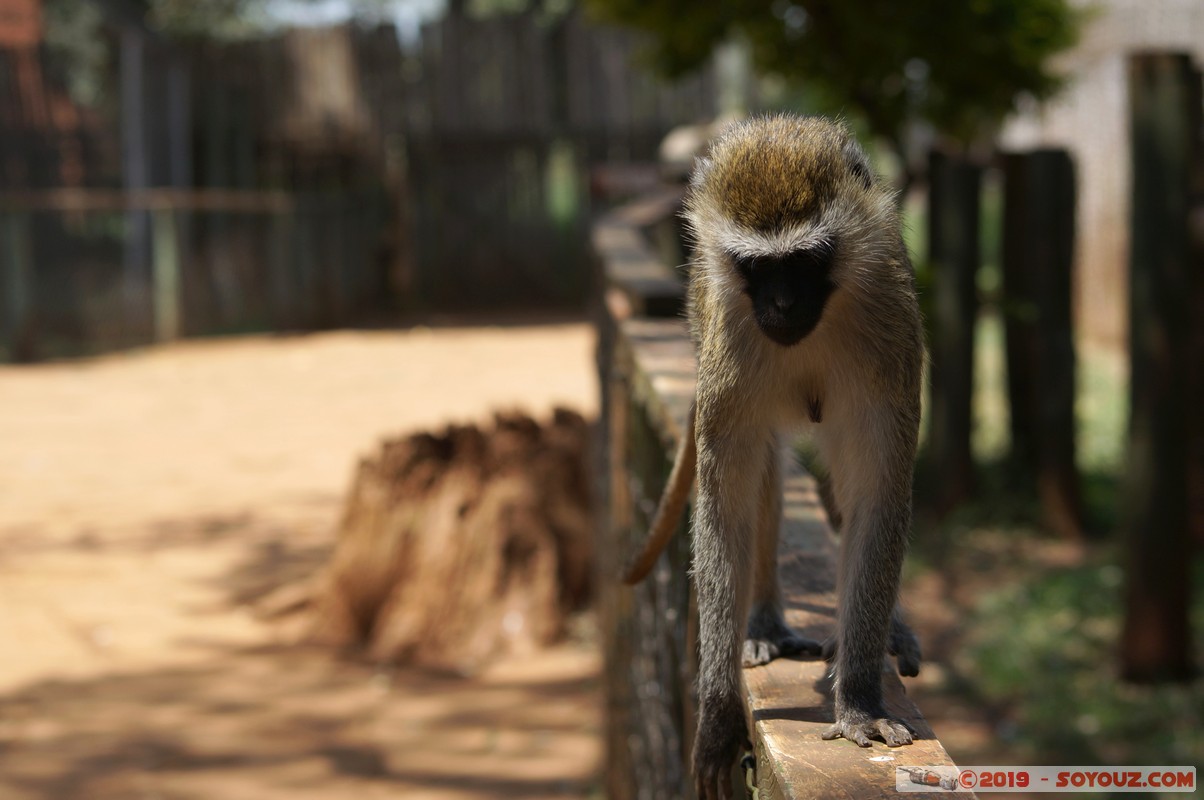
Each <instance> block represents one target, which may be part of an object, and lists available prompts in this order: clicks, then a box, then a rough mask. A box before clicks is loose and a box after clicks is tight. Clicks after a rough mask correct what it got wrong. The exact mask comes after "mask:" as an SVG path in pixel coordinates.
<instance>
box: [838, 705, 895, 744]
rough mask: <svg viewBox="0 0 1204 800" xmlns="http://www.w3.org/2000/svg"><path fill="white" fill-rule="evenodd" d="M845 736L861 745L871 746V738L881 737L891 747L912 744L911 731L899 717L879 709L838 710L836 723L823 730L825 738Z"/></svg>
mask: <svg viewBox="0 0 1204 800" xmlns="http://www.w3.org/2000/svg"><path fill="white" fill-rule="evenodd" d="M839 736H843V737H844V738H846V739H848V740H849V741H850V742H854V743H855V744H857V745H858V746H859V747H869V746H870V739H874V738H877V739H881V740H882V741H884V742H886V744H887V746H889V747H899V746H901V745H905V744H911V741H912V740H911V731H910V730H909V729H908V728H907V726H906V725H904V724H903V723H902V722H900V721H899V720H897V719H891V718H890V717H888V716H887V715H886V712H884V711H882V710H881V709H878V710H877V712H876V713H867V712H864V711H857V710H853V709H846V710H844V711H837V712H836V723H835V724H834V725H833V726H832V727H831V728H828V729H827V730H826V731H824V732H823V738H824V739H835V738H837V737H839Z"/></svg>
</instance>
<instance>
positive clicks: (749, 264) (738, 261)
mask: <svg viewBox="0 0 1204 800" xmlns="http://www.w3.org/2000/svg"><path fill="white" fill-rule="evenodd" d="M760 261H761V259H759V258H757V257H755V256H738V255H735V254H733V255H732V263H733V264H735V266H736V272H739V273H740V275H741V276H743V277H745V278H748V277H750V276H751V275H752V274H753V272H755V271H756V268H757V264H758V263H759V262H760Z"/></svg>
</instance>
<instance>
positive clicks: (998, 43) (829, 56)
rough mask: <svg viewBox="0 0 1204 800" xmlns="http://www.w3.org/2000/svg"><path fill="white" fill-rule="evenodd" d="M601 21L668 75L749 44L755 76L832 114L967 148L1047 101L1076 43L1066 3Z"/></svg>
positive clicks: (824, 7) (635, 12)
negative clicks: (618, 25)
mask: <svg viewBox="0 0 1204 800" xmlns="http://www.w3.org/2000/svg"><path fill="white" fill-rule="evenodd" d="M590 5H591V6H592V7H593V8H594V9H596V10H597V11H598V12H599V13H600V14H601V15H603V16H605V17H608V18H610V19H613V20H616V21H620V22H624V23H627V24H630V25H633V26H635V27H638V28H642V29H644V30H647V31H649V32H651V33H652V34H654V35H655V37H656V42H657V49H656V58H657V61H658V62H659V64H660V66H661V67H662V68H663V69H665V70H667V71H669V72H670V73H678V72H681V71H684V70H687V69H690V68H692V67H695V66H697V65H699V64H700V63H701V62H702V61H703V60H705V59H706V58H707V56H708V55H709V54H710V53H711V50H712V49H713V48H714V47H715V46H716V45H717V44H718V43H720V42H721V41H724V40H725V39H727V38H729V37H732V36H736V37H740V38H742V39H743V40H745V41H747V42H748V43H749V45H750V47H751V50H752V54H753V59H754V62H755V63H756V64H757V66H758V67H759V68H760V69H762V70H764V71H766V72H771V73H777V74H780V75H783V76H786V77H789V78H792V79H796V80H798V81H800V82H803V83H806V84H807V85H809V86H811V87H814V88H815V89H816V90H817V93H818V95H819V97H821V98H822V103H823V106H824V108H823V109H822V110H824V111H827V112H829V113H841V112H844V111H849V110H855V111H857V112H860V113H861V114H862V115H863V116H864V117H865V119H866V121H867V122H868V123H869V126H870V128H871V129H872V130H873V131H874V133H876V134H878V135H880V136H883V137H885V138H887V139H888V140H890V141H892V142H893V143H895V146H896V149H898V148H899V147H900V142H902V140H903V138H904V128H905V126H906V125H907V123H908V122H909V121H911V120H913V119H915V118H922V119H925V120H928V121H930V122H931V123H933V124H934V125H935V126H936V128H937V129H938V130H940V131H942V132H943V133H945V134H946V135H948V136H950V137H951V138H953V139H955V140H957V141H959V142H962V143H963V144H969V143H971V142H973V141H974V140H976V139H978V138H980V137H982V136H984V135H989V134H990V133H991V132H992V131H993V129H994V128H995V127H996V126H997V125H998V123H999V122H1000V121H1001V120H1002V119H1003V117H1004V116H1005V115H1006V114H1007V113H1008V112H1009V111H1011V109H1012V107H1013V104H1014V102H1015V100H1016V98H1017V96H1018V95H1019V94H1021V93H1027V94H1029V95H1032V96H1034V97H1036V98H1039V99H1040V98H1045V97H1048V96H1049V95H1051V94H1052V93H1053V92H1054V91H1055V90H1056V89H1057V88H1058V85H1059V79H1058V77H1057V76H1056V75H1055V74H1054V73H1053V71H1052V70H1051V69H1050V67H1049V58H1050V56H1052V55H1054V54H1056V53H1058V52H1060V51H1062V50H1064V49H1065V48H1067V47H1069V46H1070V45H1072V44H1073V43H1074V42H1075V39H1076V31H1077V26H1078V21H1079V17H1078V14H1076V12H1074V11H1073V10H1072V9H1071V8H1070V7H1069V5H1068V4H1067V2H1066V1H1065V0H967V2H955V3H951V2H947V0H914V1H913V2H908V3H900V2H897V0H795V1H794V2H790V0H732V2H725V3H696V2H693V0H590Z"/></svg>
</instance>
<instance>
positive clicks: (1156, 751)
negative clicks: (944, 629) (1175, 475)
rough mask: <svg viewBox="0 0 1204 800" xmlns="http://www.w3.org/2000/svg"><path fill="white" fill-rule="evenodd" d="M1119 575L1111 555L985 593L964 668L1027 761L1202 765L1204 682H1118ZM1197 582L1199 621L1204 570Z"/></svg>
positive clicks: (1203, 600)
mask: <svg viewBox="0 0 1204 800" xmlns="http://www.w3.org/2000/svg"><path fill="white" fill-rule="evenodd" d="M1198 566H1204V565H1198ZM1122 576H1123V573H1122V570H1121V569H1120V567H1119V566H1117V565H1116V564H1115V563H1114V559H1112V558H1110V557H1106V556H1105V557H1099V558H1097V559H1095V560H1094V561H1093V562H1091V563H1088V564H1084V565H1082V566H1077V567H1073V568H1069V569H1061V570H1051V571H1048V572H1044V573H1041V572H1036V573H1035V577H1033V578H1032V579H1030V580H1028V581H1026V582H1024V583H1022V584H1019V585H1014V586H1010V587H1008V588H1006V589H1003V590H1001V591H996V592H993V593H990V594H988V595H986V596H985V597H983V599H982V600H981V602H980V603H979V604H978V606H977V608H976V611H975V614H974V619H973V620H971V621H970V622H969V624H968V626H967V629H968V630H970V631H972V633H971V635H970V637H969V642H968V647H967V648H966V649H965V651H964V654H963V657H962V659H961V663H959V667H960V668H961V669H963V670H964V671H965V672H966V673H967V674H973V675H975V676H976V677H975V684H976V685H977V687H978V690H979V692H980V693H981V695H982V699H983V700H985V701H986V702H987V703H989V704H991V705H995V706H997V707H1006V708H1008V709H1010V712H1009V714H1008V716H1009V718H1010V724H1009V725H1006V726H1005V731H1006V732H1008V734H1009V738H1010V739H1012V741H1013V743H1014V744H1015V746H1017V747H1018V748H1019V749H1021V750H1023V751H1024V755H1028V756H1031V757H1032V758H1041V757H1045V758H1050V757H1052V758H1054V760H1055V761H1061V762H1062V763H1087V764H1104V763H1111V764H1195V765H1201V764H1204V760H1202V759H1204V682H1201V681H1196V682H1194V683H1191V684H1180V685H1175V684H1170V685H1162V686H1134V685H1130V684H1126V683H1123V682H1121V681H1120V680H1118V678H1117V676H1116V671H1115V666H1114V664H1115V655H1116V641H1117V640H1118V638H1119V631H1120V624H1121V614H1122V609H1121V581H1122ZM1195 585H1196V587H1197V591H1196V593H1195V600H1196V602H1195V608H1194V609H1193V610H1194V616H1195V619H1196V621H1197V623H1200V621H1202V620H1204V591H1201V590H1202V589H1204V569H1198V570H1197V571H1196V581H1195ZM1033 763H1039V762H1033Z"/></svg>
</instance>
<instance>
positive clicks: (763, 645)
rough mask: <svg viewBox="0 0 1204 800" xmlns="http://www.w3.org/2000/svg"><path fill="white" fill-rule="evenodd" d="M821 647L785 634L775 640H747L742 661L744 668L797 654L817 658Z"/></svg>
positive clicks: (794, 635) (804, 638)
mask: <svg viewBox="0 0 1204 800" xmlns="http://www.w3.org/2000/svg"><path fill="white" fill-rule="evenodd" d="M820 649H821V645H820V643H819V642H817V641H814V640H813V639H808V638H806V637H804V636H799V635H798V634H797V633H793V632H787V633H785V634H784V635H782V636H779V637H775V638H756V639H753V638H748V639H745V640H744V655H743V657H742V659H741V660H742V661H743V663H744V666H746V667H759V666H761V665H762V664H768V663H769V662H770V661H773V660H774V659H775V658H777V657H778V656H795V655H799V654H804V655H809V656H817V655H819V654H820Z"/></svg>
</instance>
